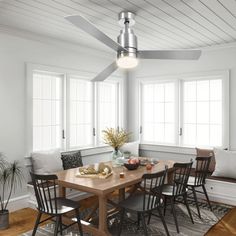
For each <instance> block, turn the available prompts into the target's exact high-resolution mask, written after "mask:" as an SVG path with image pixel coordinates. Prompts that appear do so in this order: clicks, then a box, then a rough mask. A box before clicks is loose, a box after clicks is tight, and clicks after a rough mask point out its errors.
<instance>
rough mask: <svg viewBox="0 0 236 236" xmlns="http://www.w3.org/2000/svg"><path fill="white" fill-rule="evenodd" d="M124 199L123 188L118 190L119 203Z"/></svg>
mask: <svg viewBox="0 0 236 236" xmlns="http://www.w3.org/2000/svg"><path fill="white" fill-rule="evenodd" d="M124 199H125V188H121V189H119V202H121V201H122V200H124Z"/></svg>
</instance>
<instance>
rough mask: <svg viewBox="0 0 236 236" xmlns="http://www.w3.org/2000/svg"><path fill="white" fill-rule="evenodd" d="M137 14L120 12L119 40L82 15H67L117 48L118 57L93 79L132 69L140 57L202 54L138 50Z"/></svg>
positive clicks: (192, 57) (188, 57) (197, 54)
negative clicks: (112, 37)
mask: <svg viewBox="0 0 236 236" xmlns="http://www.w3.org/2000/svg"><path fill="white" fill-rule="evenodd" d="M134 18H135V14H134V13H132V12H129V11H124V12H120V13H119V15H118V19H119V24H120V25H121V26H122V27H123V29H122V30H121V31H120V35H119V36H118V37H117V42H115V41H114V40H113V39H111V38H109V37H108V36H107V35H106V34H104V33H103V32H102V31H100V30H99V29H98V28H96V26H94V25H93V24H92V23H90V22H89V21H88V20H86V19H85V18H83V17H82V16H79V15H75V16H67V17H65V19H66V20H68V21H69V22H71V23H72V24H74V25H75V26H77V27H79V28H80V29H82V30H83V31H85V32H86V33H88V34H90V35H91V36H93V37H94V38H96V39H97V40H99V41H100V42H101V43H103V44H105V45H106V46H108V47H110V48H111V49H113V50H115V51H116V53H117V59H116V61H114V62H113V63H111V64H110V65H109V66H108V67H106V68H105V69H104V70H103V71H102V72H101V73H99V74H98V75H97V76H96V77H95V78H94V79H93V80H92V81H103V80H105V79H106V78H107V77H109V76H110V75H111V74H112V73H113V72H114V71H115V70H117V69H118V68H119V67H120V68H125V69H131V68H134V67H136V66H137V65H138V63H139V58H140V59H161V60H197V59H199V57H200V55H201V51H200V50H138V40H137V37H136V35H135V34H134V32H133V30H132V29H131V28H130V27H132V26H133V25H134V24H135V19H134Z"/></svg>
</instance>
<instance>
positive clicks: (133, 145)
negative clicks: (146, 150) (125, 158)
mask: <svg viewBox="0 0 236 236" xmlns="http://www.w3.org/2000/svg"><path fill="white" fill-rule="evenodd" d="M120 151H121V152H122V153H124V152H130V154H131V155H132V156H136V157H138V156H139V142H130V143H125V144H124V145H123V146H122V147H121V148H120Z"/></svg>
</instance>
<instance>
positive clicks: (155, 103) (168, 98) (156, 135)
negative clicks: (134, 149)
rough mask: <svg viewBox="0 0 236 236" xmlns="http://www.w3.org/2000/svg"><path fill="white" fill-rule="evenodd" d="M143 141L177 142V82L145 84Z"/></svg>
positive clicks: (143, 88) (143, 89) (143, 95)
mask: <svg viewBox="0 0 236 236" xmlns="http://www.w3.org/2000/svg"><path fill="white" fill-rule="evenodd" d="M142 91H143V94H142V99H143V101H142V103H143V113H142V121H143V125H142V128H143V141H147V142H158V143H169V144H174V143H175V131H176V127H175V125H176V124H175V123H176V112H175V83H174V82H164V83H150V84H143V87H142Z"/></svg>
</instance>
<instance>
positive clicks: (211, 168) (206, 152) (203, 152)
mask: <svg viewBox="0 0 236 236" xmlns="http://www.w3.org/2000/svg"><path fill="white" fill-rule="evenodd" d="M196 152H197V157H210V156H211V162H210V165H209V172H210V173H212V172H214V170H215V165H216V160H215V154H214V150H211V149H201V148H196Z"/></svg>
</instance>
